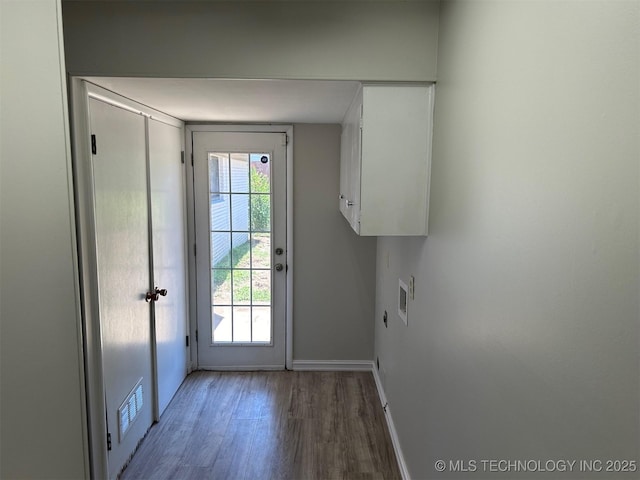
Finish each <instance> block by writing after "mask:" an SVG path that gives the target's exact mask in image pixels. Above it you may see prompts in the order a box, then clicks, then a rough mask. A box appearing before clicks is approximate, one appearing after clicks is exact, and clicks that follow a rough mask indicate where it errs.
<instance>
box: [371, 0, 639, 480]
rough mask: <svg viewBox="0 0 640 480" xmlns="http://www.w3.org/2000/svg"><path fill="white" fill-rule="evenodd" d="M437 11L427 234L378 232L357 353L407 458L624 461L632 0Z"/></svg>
mask: <svg viewBox="0 0 640 480" xmlns="http://www.w3.org/2000/svg"><path fill="white" fill-rule="evenodd" d="M441 14H442V17H441V24H440V40H439V51H438V58H439V65H438V72H439V73H438V86H437V93H436V112H435V132H434V156H433V171H432V195H431V218H430V229H429V230H430V236H429V237H428V238H427V239H401V238H399V239H392V238H384V239H379V241H378V261H377V271H378V281H377V308H376V353H377V355H379V357H380V361H381V364H382V366H383V367H384V369H385V370H386V375H385V385H386V392H387V395H388V400H389V405H390V409H391V412H392V415H393V418H394V421H395V425H396V427H397V430H398V433H399V437H400V441H401V445H402V449H403V451H404V454H405V456H406V460H407V462H408V465H409V470H410V472H411V474H412V477H413V478H420V479H425V478H460V477H463V476H464V475H461V474H451V473H437V472H436V471H435V470H434V461H435V460H436V459H443V460H445V461H448V460H450V459H454V460H455V459H462V460H473V459H475V460H481V459H491V458H494V459H542V460H545V459H558V458H562V459H601V460H602V459H607V458H610V459H634V460H637V457H638V451H639V448H640V445H639V420H640V419H639V418H638V406H639V405H640V402H639V398H638V394H639V379H640V371H639V368H638V351H639V348H638V338H639V336H638V334H639V323H640V322H639V310H638V298H639V281H638V275H639V268H638V267H639V254H638V227H639V225H638V218H639V213H640V212H639V204H638V200H639V198H638V190H639V188H638V187H639V185H638V183H639V182H638V181H639V178H638V174H639V170H638V165H639V158H640V145H639V142H640V140H639V138H640V135H639V133H640V110H639V109H640V107H639V104H640V98H639V97H640V88H639V85H640V74H639V63H640V50H639V47H640V38H639V35H640V30H639V29H638V25H639V20H640V4H639V3H638V2H636V1H627V2H604V1H592V2H548V1H543V2H528V1H527V2H525V1H520V2H507V1H502V2H500V1H499V2H495V1H491V2H490V1H474V2H471V1H468V2H457V1H447V2H444V3H443V5H442V10H441ZM387 258H388V266H387ZM409 275H415V278H416V294H415V300H414V301H411V302H410V303H409V326H408V327H405V326H404V325H403V324H402V322H401V320H400V319H399V318H398V316H397V314H396V311H397V307H396V304H395V298H396V292H397V288H398V287H397V285H398V277H400V278H403V279H404V280H405V281H406V280H408V277H409ZM384 309H387V310H388V311H389V313H390V321H389V328H388V329H385V328H384V326H383V325H382V321H381V316H382V311H383V310H384ZM479 467H480V465H479ZM576 470H577V469H576ZM623 475H631V476H633V475H634V474H623ZM541 476H542V477H544V478H549V477H547V476H545V475H541V474H540V473H531V474H529V478H540V477H541ZM560 476H562V478H585V474H584V473H581V472H579V471H574V472H573V473H562V474H560V475H558V474H557V473H556V474H554V475H551V477H554V478H559V477H560ZM517 477H518V475H517V474H514V473H511V474H505V475H504V476H500V477H497V476H496V474H495V473H494V474H489V473H482V470H480V473H479V472H476V473H474V474H468V475H466V476H464V478H517ZM598 478H620V475H619V474H618V475H616V474H608V475H607V474H599V475H598Z"/></svg>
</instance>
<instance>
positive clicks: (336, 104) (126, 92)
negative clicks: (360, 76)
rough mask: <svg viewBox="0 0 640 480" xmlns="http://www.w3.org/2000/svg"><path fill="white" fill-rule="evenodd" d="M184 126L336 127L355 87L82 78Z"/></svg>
mask: <svg viewBox="0 0 640 480" xmlns="http://www.w3.org/2000/svg"><path fill="white" fill-rule="evenodd" d="M84 78H85V79H86V80H88V81H90V82H92V83H95V84H96V85H99V86H101V87H103V88H106V89H107V90H111V91H113V92H116V93H118V94H120V95H122V96H124V97H127V98H129V99H131V100H135V101H137V102H139V103H142V104H144V105H147V106H149V107H152V108H154V109H156V110H160V111H161V112H164V113H166V114H168V115H171V116H173V117H176V118H179V119H181V120H185V121H209V122H243V123H340V122H342V119H343V117H344V114H345V112H346V111H347V108H348V107H349V104H350V103H351V100H352V99H353V97H354V95H355V93H356V90H357V88H358V82H354V81H333V80H331V81H325V80H230V79H204V78H122V77H84Z"/></svg>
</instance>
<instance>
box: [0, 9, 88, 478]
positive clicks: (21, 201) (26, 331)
mask: <svg viewBox="0 0 640 480" xmlns="http://www.w3.org/2000/svg"><path fill="white" fill-rule="evenodd" d="M0 7H1V10H0V16H1V29H0V32H1V37H0V45H1V53H0V56H1V58H2V75H1V79H2V80H1V81H2V85H1V88H0V91H1V92H2V98H1V102H2V118H1V126H2V129H1V131H2V137H1V150H0V151H1V160H2V170H1V196H0V211H1V214H0V218H1V220H2V224H1V232H0V242H1V243H0V261H1V268H0V292H1V295H2V298H1V303H0V311H1V316H0V317H1V322H2V323H1V328H2V331H1V348H0V352H1V353H0V355H1V356H0V358H1V374H0V379H1V392H2V401H1V404H2V407H1V417H0V422H1V426H0V430H1V432H2V444H1V450H0V463H1V466H0V477H2V478H12V479H15V478H49V479H52V478H84V477H87V476H88V469H87V466H86V463H85V462H86V451H85V443H84V433H85V432H84V429H85V422H84V411H83V408H84V406H83V397H82V394H81V389H82V372H81V356H80V352H79V331H78V327H79V313H78V297H77V281H76V268H75V264H74V258H75V251H74V244H75V243H74V233H73V229H74V223H73V217H72V205H71V194H70V190H71V187H70V155H69V145H68V121H67V111H66V85H65V81H64V58H63V57H62V44H61V42H62V38H61V36H60V35H59V33H60V24H59V21H60V17H61V15H60V6H59V2H58V1H55V0H31V1H20V0H2V2H1V3H0Z"/></svg>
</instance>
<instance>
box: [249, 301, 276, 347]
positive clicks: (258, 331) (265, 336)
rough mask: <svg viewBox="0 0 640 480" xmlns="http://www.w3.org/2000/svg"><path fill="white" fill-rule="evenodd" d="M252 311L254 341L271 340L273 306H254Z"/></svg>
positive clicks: (268, 341)
mask: <svg viewBox="0 0 640 480" xmlns="http://www.w3.org/2000/svg"><path fill="white" fill-rule="evenodd" d="M252 310H253V312H252V322H253V341H254V342H267V343H270V342H271V307H254V308H253V309H252Z"/></svg>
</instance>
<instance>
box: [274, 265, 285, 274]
mask: <svg viewBox="0 0 640 480" xmlns="http://www.w3.org/2000/svg"><path fill="white" fill-rule="evenodd" d="M275 266H276V270H277V271H278V272H281V271H282V269H283V268H284V267H283V266H282V264H281V263H276V265H275Z"/></svg>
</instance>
